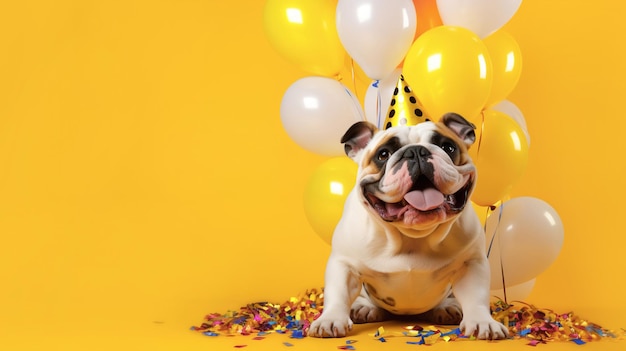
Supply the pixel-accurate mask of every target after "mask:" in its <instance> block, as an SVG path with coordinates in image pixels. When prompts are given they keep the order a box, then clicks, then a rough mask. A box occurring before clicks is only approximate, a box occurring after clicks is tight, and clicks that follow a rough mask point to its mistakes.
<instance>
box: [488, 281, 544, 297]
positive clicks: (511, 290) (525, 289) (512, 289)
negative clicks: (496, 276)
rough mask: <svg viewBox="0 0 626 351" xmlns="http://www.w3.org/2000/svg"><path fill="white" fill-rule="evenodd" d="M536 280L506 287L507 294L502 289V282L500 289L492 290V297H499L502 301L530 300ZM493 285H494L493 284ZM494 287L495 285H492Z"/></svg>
mask: <svg viewBox="0 0 626 351" xmlns="http://www.w3.org/2000/svg"><path fill="white" fill-rule="evenodd" d="M535 281H536V279H531V280H529V281H527V282H524V283H521V284H517V285H508V284H507V286H506V294H505V293H504V289H503V288H502V282H500V288H499V289H493V288H492V289H491V296H494V297H498V298H500V299H506V301H509V302H510V301H522V300H525V299H527V298H528V296H529V295H530V293H531V292H532V290H533V288H534V287H535ZM492 284H493V283H492ZM492 286H493V285H492Z"/></svg>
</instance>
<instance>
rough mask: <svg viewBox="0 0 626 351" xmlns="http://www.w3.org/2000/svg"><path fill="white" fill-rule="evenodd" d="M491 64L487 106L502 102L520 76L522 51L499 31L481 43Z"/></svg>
mask: <svg viewBox="0 0 626 351" xmlns="http://www.w3.org/2000/svg"><path fill="white" fill-rule="evenodd" d="M483 42H484V43H485V45H486V46H487V50H488V51H489V56H491V63H492V64H493V85H492V86H491V94H490V95H489V99H487V106H491V105H494V104H496V103H497V102H499V101H502V100H504V99H505V98H506V97H507V96H508V95H509V94H510V93H511V92H512V91H513V89H514V88H515V86H516V85H517V82H518V81H519V77H520V75H521V74H522V51H521V50H520V48H519V45H518V44H517V42H516V41H515V39H513V37H512V36H511V35H510V34H508V33H506V32H503V31H501V30H499V31H497V32H495V33H493V34H491V35H490V36H488V37H487V38H485V39H484V41H483Z"/></svg>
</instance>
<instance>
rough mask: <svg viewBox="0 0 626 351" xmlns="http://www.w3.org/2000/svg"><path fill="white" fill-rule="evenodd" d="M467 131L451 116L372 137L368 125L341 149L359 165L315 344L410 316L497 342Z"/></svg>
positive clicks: (499, 332)
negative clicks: (361, 326)
mask: <svg viewBox="0 0 626 351" xmlns="http://www.w3.org/2000/svg"><path fill="white" fill-rule="evenodd" d="M474 129H475V127H474V125H473V124H471V123H470V122H468V121H467V120H465V119H464V118H463V117H461V116H460V115H458V114H454V113H448V114H446V115H444V116H443V117H442V118H441V119H440V121H438V122H437V123H434V122H423V123H420V124H418V125H415V126H401V127H391V128H389V129H387V130H384V131H378V130H377V129H376V127H375V126H374V125H373V124H371V123H368V122H358V123H356V124H354V125H353V126H352V127H350V128H349V129H348V131H347V132H346V133H345V135H344V136H343V138H342V140H341V142H342V143H343V144H344V148H345V151H346V154H347V155H348V156H349V157H350V158H352V159H353V160H354V161H356V162H357V163H358V165H359V167H358V173H357V181H356V185H355V187H354V188H353V189H352V191H351V192H350V194H349V195H348V197H347V198H346V203H345V207H344V212H343V215H342V218H341V220H340V221H339V223H338V225H337V227H336V229H335V232H334V234H333V239H332V250H331V254H330V257H329V259H328V263H327V266H326V273H325V288H324V309H323V312H322V314H321V315H320V316H319V318H317V319H316V320H315V321H314V322H313V323H312V324H311V326H310V328H309V331H308V335H310V336H314V337H343V336H346V334H347V333H348V332H349V331H350V330H351V329H352V326H353V323H370V322H379V321H383V320H386V319H390V318H392V317H393V316H394V315H395V316H397V315H417V316H416V318H419V319H421V320H424V321H427V322H432V323H435V324H443V325H448V324H460V328H461V331H462V332H463V333H464V334H465V335H466V336H471V335H475V336H476V337H477V338H479V339H501V338H505V337H507V335H508V330H507V328H506V327H505V326H504V325H502V324H500V323H498V322H496V321H495V320H494V319H493V318H492V317H491V313H490V310H489V279H490V273H489V263H488V261H487V256H486V253H485V238H484V232H483V230H482V227H481V225H480V221H479V220H478V217H477V215H476V213H475V211H474V209H473V207H472V206H471V205H468V201H469V198H470V195H471V193H472V191H473V189H474V185H475V184H476V168H475V166H474V164H473V163H472V160H471V159H470V157H469V155H468V148H469V147H470V146H471V145H472V144H473V143H474V141H475V139H476V135H475V133H474Z"/></svg>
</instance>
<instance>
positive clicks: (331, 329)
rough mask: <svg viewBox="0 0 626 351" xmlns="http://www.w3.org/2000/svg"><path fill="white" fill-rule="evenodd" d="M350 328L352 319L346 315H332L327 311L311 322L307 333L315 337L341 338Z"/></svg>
mask: <svg viewBox="0 0 626 351" xmlns="http://www.w3.org/2000/svg"><path fill="white" fill-rule="evenodd" d="M350 330H352V320H350V317H347V316H333V315H330V314H327V313H322V315H321V316H320V317H319V318H318V319H316V320H315V321H313V323H311V327H310V328H309V332H308V335H309V336H312V337H316V338H342V337H344V336H346V334H347V333H348V331H350Z"/></svg>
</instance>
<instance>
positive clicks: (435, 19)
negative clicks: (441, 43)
mask: <svg viewBox="0 0 626 351" xmlns="http://www.w3.org/2000/svg"><path fill="white" fill-rule="evenodd" d="M413 6H415V13H416V17H417V28H416V29H415V39H417V37H419V36H420V35H422V33H424V32H426V31H427V30H429V29H431V28H435V27H438V26H441V25H443V22H441V16H439V10H438V9H437V1H436V0H413Z"/></svg>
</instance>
